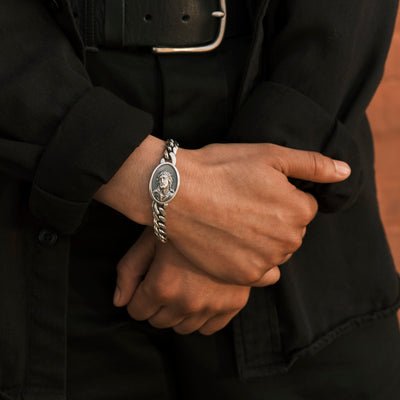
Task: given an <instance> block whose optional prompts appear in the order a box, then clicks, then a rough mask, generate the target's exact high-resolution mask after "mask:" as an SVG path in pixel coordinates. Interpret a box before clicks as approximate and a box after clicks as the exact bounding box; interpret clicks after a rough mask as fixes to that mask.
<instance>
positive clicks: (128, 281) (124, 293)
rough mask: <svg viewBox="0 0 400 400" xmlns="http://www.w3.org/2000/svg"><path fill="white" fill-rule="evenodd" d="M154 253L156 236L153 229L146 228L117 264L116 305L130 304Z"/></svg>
mask: <svg viewBox="0 0 400 400" xmlns="http://www.w3.org/2000/svg"><path fill="white" fill-rule="evenodd" d="M154 253H155V243H154V237H153V234H152V232H151V230H150V229H146V230H145V231H144V232H143V233H142V235H141V236H140V237H139V239H138V240H137V241H136V243H135V244H134V245H133V246H132V247H131V248H130V249H129V250H128V252H127V253H126V254H125V255H124V257H122V259H121V260H120V262H119V263H118V265H117V282H116V288H115V292H114V305H115V306H116V307H122V306H125V305H126V304H128V302H129V300H130V299H131V298H132V296H133V293H134V292H135V290H136V288H137V286H138V285H139V283H140V282H141V281H142V279H143V276H144V275H145V274H146V272H147V270H148V268H149V266H150V264H151V262H152V260H153V258H154Z"/></svg>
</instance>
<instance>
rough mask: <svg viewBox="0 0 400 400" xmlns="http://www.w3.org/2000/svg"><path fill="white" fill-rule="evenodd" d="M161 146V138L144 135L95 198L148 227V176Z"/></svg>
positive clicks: (150, 216) (161, 149)
mask: <svg viewBox="0 0 400 400" xmlns="http://www.w3.org/2000/svg"><path fill="white" fill-rule="evenodd" d="M164 149H165V142H164V141H163V140H161V139H158V138H156V137H155V136H151V135H149V136H147V137H146V139H145V140H144V141H143V142H142V143H141V144H140V146H138V147H137V148H136V149H135V151H133V152H132V153H131V155H130V156H129V157H128V158H127V159H126V160H125V162H124V164H123V165H122V166H121V168H120V169H119V170H118V171H117V173H116V174H115V175H114V176H113V177H112V179H110V181H109V182H107V183H106V184H105V185H102V186H101V187H100V189H99V190H98V191H97V192H96V194H95V196H94V199H95V200H97V201H100V202H101V203H103V204H105V205H107V206H109V207H111V208H113V209H115V210H117V211H118V212H120V213H122V214H124V215H125V216H127V217H128V218H129V219H131V220H133V221H135V222H137V223H139V224H142V225H149V226H151V225H152V221H153V217H152V210H151V198H150V194H149V189H148V187H149V179H150V176H151V173H152V171H153V170H154V167H155V166H156V165H157V164H158V163H159V160H160V158H161V157H162V154H163V152H164Z"/></svg>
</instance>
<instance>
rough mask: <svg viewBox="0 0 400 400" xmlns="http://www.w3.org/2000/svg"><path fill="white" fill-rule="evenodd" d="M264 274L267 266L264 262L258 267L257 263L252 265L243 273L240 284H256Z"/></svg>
mask: <svg viewBox="0 0 400 400" xmlns="http://www.w3.org/2000/svg"><path fill="white" fill-rule="evenodd" d="M266 272H267V266H266V263H265V262H264V263H263V264H262V265H260V264H259V263H257V265H254V264H252V265H251V266H249V268H247V269H246V271H245V272H244V274H243V282H242V284H244V285H249V284H251V283H253V282H257V281H258V280H260V279H261V278H262V276H263V275H264V274H265V273H266Z"/></svg>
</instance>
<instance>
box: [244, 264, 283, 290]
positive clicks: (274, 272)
mask: <svg viewBox="0 0 400 400" xmlns="http://www.w3.org/2000/svg"><path fill="white" fill-rule="evenodd" d="M289 258H290V257H289ZM282 264H283V263H282ZM280 277H281V270H280V269H279V267H273V268H271V269H269V270H268V271H267V272H266V273H265V274H264V275H263V276H262V277H261V279H259V280H258V281H257V282H254V283H252V284H251V286H253V287H263V286H270V285H274V284H275V283H276V282H278V281H279V279H280Z"/></svg>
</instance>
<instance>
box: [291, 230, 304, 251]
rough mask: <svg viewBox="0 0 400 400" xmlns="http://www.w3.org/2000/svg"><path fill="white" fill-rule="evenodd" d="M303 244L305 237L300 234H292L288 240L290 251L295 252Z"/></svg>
mask: <svg viewBox="0 0 400 400" xmlns="http://www.w3.org/2000/svg"><path fill="white" fill-rule="evenodd" d="M302 244H303V239H302V237H301V235H300V234H297V233H295V234H293V235H291V236H290V237H289V240H288V250H289V253H294V252H295V251H296V250H298V249H299V248H300V247H301V245H302Z"/></svg>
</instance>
